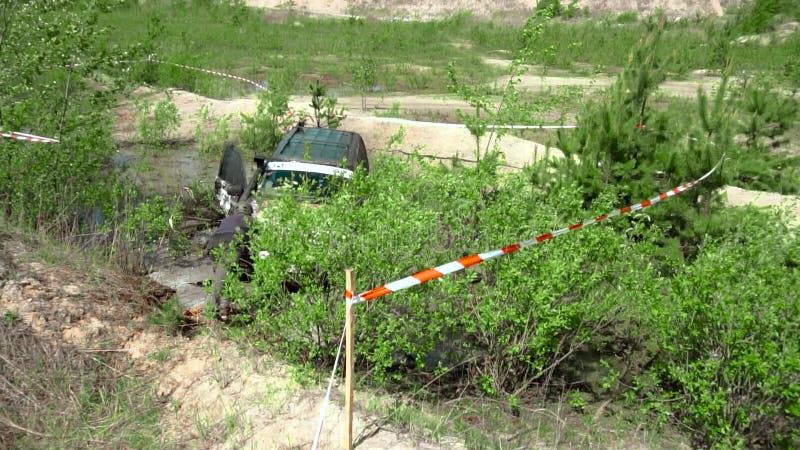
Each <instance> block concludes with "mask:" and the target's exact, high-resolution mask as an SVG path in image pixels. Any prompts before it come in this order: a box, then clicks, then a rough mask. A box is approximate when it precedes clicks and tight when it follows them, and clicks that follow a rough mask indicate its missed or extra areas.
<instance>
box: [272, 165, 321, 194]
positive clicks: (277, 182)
mask: <svg viewBox="0 0 800 450" xmlns="http://www.w3.org/2000/svg"><path fill="white" fill-rule="evenodd" d="M329 176H330V175H326V174H324V173H318V172H302V171H296V170H273V171H269V172H266V173H265V174H264V179H263V180H262V181H261V189H262V190H267V189H276V188H296V187H298V186H300V185H304V184H305V185H306V186H307V187H308V188H309V189H311V191H312V192H318V191H319V190H320V189H323V188H325V187H326V186H327V185H328V177H329Z"/></svg>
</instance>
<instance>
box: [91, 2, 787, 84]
mask: <svg viewBox="0 0 800 450" xmlns="http://www.w3.org/2000/svg"><path fill="white" fill-rule="evenodd" d="M101 23H102V25H104V26H109V27H111V28H112V29H113V30H114V31H113V32H112V33H111V40H110V43H109V44H110V45H130V44H133V43H136V42H146V41H147V36H148V33H150V35H151V36H154V37H153V40H152V44H153V47H152V51H154V52H155V53H156V54H157V55H158V56H159V57H161V58H164V59H167V60H169V61H173V62H181V63H187V64H194V65H198V66H202V67H209V68H217V69H225V70H229V71H233V72H235V73H237V74H241V75H243V76H250V77H254V78H258V79H264V78H267V77H270V78H272V79H273V80H275V79H276V78H283V79H284V80H287V81H288V82H289V83H293V84H294V87H295V88H298V89H305V87H306V85H305V83H304V82H298V77H299V79H304V78H305V79H310V78H315V77H318V78H322V79H323V81H325V82H326V83H327V84H328V85H329V86H337V85H342V84H347V83H348V82H349V79H350V74H351V70H350V68H351V66H352V65H353V64H357V63H358V62H359V61H360V60H361V59H362V58H372V59H374V60H375V62H376V63H377V64H378V65H379V70H378V84H379V85H382V86H384V87H385V88H386V89H388V90H413V91H418V92H425V91H427V92H436V91H438V92H441V91H444V90H445V85H444V83H445V79H446V77H445V76H444V71H445V68H446V65H447V63H449V62H450V61H454V62H455V64H456V67H457V68H458V69H459V71H460V72H462V73H463V75H462V76H465V77H467V79H468V80H470V81H471V82H488V81H490V80H492V79H493V78H494V76H496V75H497V72H498V70H499V69H497V68H493V67H489V66H487V65H485V64H484V63H483V62H482V61H481V57H482V56H487V55H489V56H492V55H493V56H495V57H498V56H499V57H508V55H509V54H510V52H513V51H514V50H516V48H517V46H518V45H519V43H518V38H517V36H518V34H519V28H517V27H513V26H509V25H497V24H494V23H492V22H479V21H475V20H473V19H471V18H469V16H467V15H456V16H453V17H451V18H449V19H444V20H440V21H435V22H377V21H371V20H361V19H358V20H356V19H351V20H340V19H324V18H309V17H303V16H296V15H294V14H292V13H287V12H281V11H268V12H265V11H259V10H253V9H247V8H237V7H228V6H213V5H209V4H207V3H205V6H198V5H194V6H191V5H186V4H185V3H182V2H171V1H156V2H148V3H146V4H145V5H141V6H135V5H130V4H126V5H125V6H121V7H119V8H117V9H115V10H113V11H111V12H110V13H108V14H106V15H104V16H103V17H102V18H101ZM646 28H647V25H646V24H645V23H642V22H633V23H617V22H615V21H614V20H611V19H608V18H600V19H592V20H586V21H580V22H573V21H569V22H564V21H554V22H552V23H551V24H549V25H548V27H547V30H546V31H545V33H544V41H543V42H542V45H541V47H542V48H548V47H551V48H552V49H553V52H552V54H551V55H550V56H548V57H544V58H540V61H534V62H537V63H546V64H548V65H550V66H553V67H558V68H566V69H578V67H577V66H576V63H581V64H582V65H584V66H585V65H588V66H591V67H595V68H597V69H598V70H600V71H613V68H615V67H619V66H622V65H624V64H625V61H626V60H627V57H628V52H629V51H630V49H631V48H632V47H633V46H634V45H635V44H636V42H637V41H638V40H639V39H640V38H641V37H642V36H643V35H644V34H645V32H646ZM721 29H722V24H721V22H720V21H719V20H718V19H702V20H696V21H688V20H683V21H678V22H671V23H669V24H668V25H667V31H666V33H665V34H664V37H663V39H664V45H662V46H661V48H662V49H663V50H662V51H663V53H664V54H663V55H662V56H663V57H664V58H665V59H664V60H665V61H666V62H665V65H666V69H667V71H668V72H670V73H672V74H673V75H674V76H678V77H680V76H684V75H685V74H687V73H688V72H689V71H691V70H695V69H719V68H720V67H719V63H718V62H715V59H714V48H713V47H714V45H713V44H712V37H713V36H716V35H719V33H720V32H721ZM723 40H725V41H727V39H723ZM797 48H800V34H795V35H794V36H792V37H790V38H788V39H787V40H785V41H784V42H778V43H774V44H772V45H769V46H760V45H757V44H748V45H734V46H732V47H731V57H732V64H733V70H734V71H741V70H747V71H760V72H773V73H776V74H780V73H782V71H783V69H784V65H785V64H786V62H787V61H790V60H791V58H793V57H796V56H797ZM419 66H427V67H430V68H432V70H431V69H422V70H420V69H419ZM583 70H585V69H583ZM212 84H213V83H212ZM201 89H202V87H201ZM203 90H207V91H208V92H206V93H209V94H216V95H230V94H231V93H230V92H228V93H226V92H215V88H213V87H209V88H207V89H203ZM217 90H219V88H217Z"/></svg>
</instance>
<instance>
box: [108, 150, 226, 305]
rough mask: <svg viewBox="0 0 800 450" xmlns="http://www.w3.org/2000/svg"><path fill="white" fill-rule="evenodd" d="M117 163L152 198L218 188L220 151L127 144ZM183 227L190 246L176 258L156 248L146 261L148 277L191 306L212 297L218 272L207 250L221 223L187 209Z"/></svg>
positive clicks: (116, 159)
mask: <svg viewBox="0 0 800 450" xmlns="http://www.w3.org/2000/svg"><path fill="white" fill-rule="evenodd" d="M113 162H114V166H115V167H116V168H117V169H118V170H120V171H121V173H122V175H123V176H124V177H128V178H129V179H130V180H132V181H133V182H134V183H135V184H136V185H137V186H138V187H139V189H141V191H142V194H144V195H145V196H147V197H150V196H153V195H161V196H163V197H165V198H167V199H170V198H174V197H175V196H183V197H186V196H189V195H193V192H190V191H194V190H197V189H198V188H205V189H208V188H213V184H214V178H215V177H216V174H217V168H218V164H219V160H218V157H217V156H216V155H200V154H199V153H198V151H197V149H196V148H195V147H194V146H193V145H188V144H179V145H175V146H172V147H169V148H167V149H162V150H159V151H158V152H152V151H147V150H146V149H143V148H140V147H125V148H122V149H120V150H119V151H118V152H117V154H116V155H115V157H114V161H113ZM185 216H189V217H184V221H183V223H182V224H181V225H180V226H186V225H192V224H194V225H195V226H192V227H190V228H189V229H188V230H187V233H189V236H188V237H189V239H190V249H189V251H188V252H187V254H186V255H183V256H179V257H175V256H172V255H170V253H169V251H168V250H167V249H159V250H157V251H155V252H153V253H152V254H151V255H150V257H149V258H148V261H147V266H148V271H149V274H148V276H149V277H150V278H151V279H152V280H154V281H156V282H158V283H161V284H163V285H165V286H168V287H170V288H172V289H175V291H176V296H177V298H178V300H179V301H180V302H181V304H182V305H183V306H184V307H185V308H187V309H189V308H193V307H196V306H198V305H202V304H203V303H206V302H208V301H210V299H211V296H210V294H209V293H208V289H207V288H205V287H204V285H207V284H208V283H209V282H210V280H211V279H212V277H213V265H214V264H213V260H212V258H211V257H210V256H209V255H208V254H207V252H206V251H205V250H204V246H205V242H206V240H207V239H208V235H209V234H210V233H211V231H213V229H214V227H215V226H216V223H215V222H214V221H210V220H209V219H208V218H195V217H191V212H188V213H186V214H185Z"/></svg>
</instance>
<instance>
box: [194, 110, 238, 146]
mask: <svg viewBox="0 0 800 450" xmlns="http://www.w3.org/2000/svg"><path fill="white" fill-rule="evenodd" d="M197 118H198V122H197V124H196V125H195V129H194V138H195V140H196V141H197V148H198V150H199V152H200V153H201V154H203V155H218V154H220V153H221V152H222V148H223V146H224V144H225V141H227V140H228V139H229V138H230V135H231V116H230V115H225V116H224V117H220V118H217V117H215V116H214V114H213V113H212V112H211V109H210V108H209V107H208V105H203V106H202V107H201V108H200V111H199V112H198V114H197Z"/></svg>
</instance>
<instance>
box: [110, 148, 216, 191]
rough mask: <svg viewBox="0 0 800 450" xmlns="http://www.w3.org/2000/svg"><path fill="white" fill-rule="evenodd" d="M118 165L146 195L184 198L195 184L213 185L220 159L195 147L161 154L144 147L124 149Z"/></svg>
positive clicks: (115, 163)
mask: <svg viewBox="0 0 800 450" xmlns="http://www.w3.org/2000/svg"><path fill="white" fill-rule="evenodd" d="M114 165H115V166H116V167H117V168H118V169H123V170H124V171H123V174H124V176H127V177H129V178H130V179H131V180H132V181H133V182H134V183H136V185H137V186H138V187H139V188H140V189H141V190H142V193H143V194H144V195H146V196H152V195H162V196H164V197H171V196H173V195H181V193H184V195H186V191H185V189H184V188H191V187H192V185H193V184H197V183H199V184H201V185H203V186H205V187H208V186H213V184H214V177H215V176H216V175H217V168H218V165H219V157H218V156H216V155H200V154H199V153H198V151H197V149H196V148H195V147H194V146H193V145H186V144H179V145H175V146H172V147H169V148H167V149H165V150H159V151H158V152H152V151H147V150H145V149H143V148H140V147H125V148H121V149H120V150H119V151H118V152H117V154H116V156H115V157H114Z"/></svg>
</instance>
